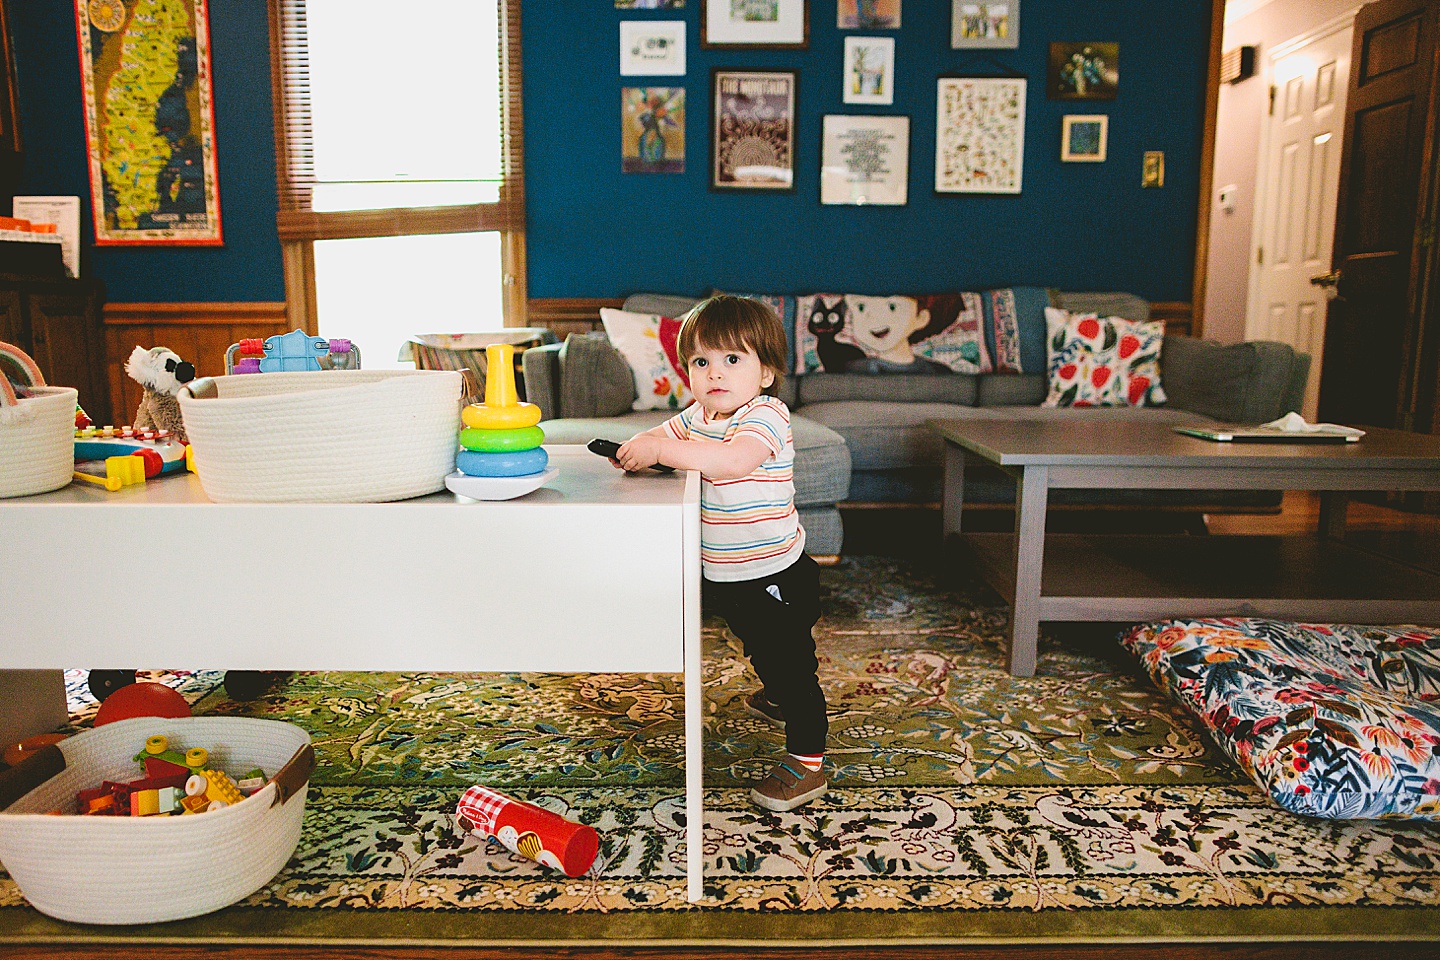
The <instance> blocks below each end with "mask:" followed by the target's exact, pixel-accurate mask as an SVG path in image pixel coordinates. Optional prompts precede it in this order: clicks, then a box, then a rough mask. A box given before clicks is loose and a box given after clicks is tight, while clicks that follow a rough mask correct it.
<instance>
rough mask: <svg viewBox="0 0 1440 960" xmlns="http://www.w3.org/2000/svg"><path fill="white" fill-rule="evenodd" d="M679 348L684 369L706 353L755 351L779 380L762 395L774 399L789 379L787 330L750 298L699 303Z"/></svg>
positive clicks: (683, 326)
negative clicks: (709, 351)
mask: <svg viewBox="0 0 1440 960" xmlns="http://www.w3.org/2000/svg"><path fill="white" fill-rule="evenodd" d="M676 347H677V349H678V352H679V354H680V364H681V366H684V367H689V365H690V358H691V357H693V356H694V355H695V354H697V353H699V352H700V351H701V350H703V349H710V350H753V351H754V352H755V356H757V357H758V358H759V359H760V363H761V365H762V366H764V367H765V368H766V369H768V370H769V371H770V373H771V374H772V375H773V376H774V378H775V379H774V380H773V381H771V383H770V386H768V387H765V388H764V390H763V391H762V392H763V393H768V394H770V395H771V396H775V395H776V394H777V393H779V390H780V383H781V381H783V380H784V379H785V367H786V362H785V361H786V357H787V355H788V348H787V347H786V346H785V328H784V327H783V326H781V324H780V318H779V317H777V316H775V311H774V310H771V309H770V308H769V307H768V306H766V305H765V304H763V303H761V302H760V301H759V300H752V299H750V298H749V297H732V296H729V295H728V294H721V295H719V296H714V297H711V298H710V299H708V300H702V301H700V302H699V303H697V304H696V305H695V306H694V308H692V309H691V311H690V312H689V313H687V314H686V315H685V319H684V320H683V321H682V322H681V324H680V336H679V342H678V343H677V344H676Z"/></svg>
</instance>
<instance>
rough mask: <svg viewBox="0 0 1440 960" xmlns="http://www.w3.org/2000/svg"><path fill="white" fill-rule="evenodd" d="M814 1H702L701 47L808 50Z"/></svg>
mask: <svg viewBox="0 0 1440 960" xmlns="http://www.w3.org/2000/svg"><path fill="white" fill-rule="evenodd" d="M809 44H810V0H701V3H700V46H702V47H757V48H759V47H770V48H776V49H795V50H799V49H804V48H805V47H807V46H809Z"/></svg>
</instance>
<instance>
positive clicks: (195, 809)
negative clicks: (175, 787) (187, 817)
mask: <svg viewBox="0 0 1440 960" xmlns="http://www.w3.org/2000/svg"><path fill="white" fill-rule="evenodd" d="M180 806H181V807H182V808H183V810H182V812H183V813H187V814H189V813H204V812H205V810H206V808H207V807H209V806H210V799H209V798H208V797H206V796H205V795H204V794H201V795H200V796H198V797H186V798H185V799H183V800H181V801H180Z"/></svg>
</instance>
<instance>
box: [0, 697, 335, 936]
mask: <svg viewBox="0 0 1440 960" xmlns="http://www.w3.org/2000/svg"><path fill="white" fill-rule="evenodd" d="M314 767H315V753H314V750H313V749H312V748H311V746H310V735H309V734H307V733H306V732H305V731H304V730H302V729H300V728H299V727H297V726H294V725H293V724H288V723H280V722H278V721H274V720H251V719H244V718H232V717H195V718H185V719H165V718H160V717H137V718H134V719H130V720H118V721H115V722H114V723H108V724H105V725H104V726H101V727H96V728H95V729H93V730H87V731H85V732H83V733H79V734H76V735H75V736H73V737H69V738H67V739H65V740H62V741H60V742H59V743H58V744H55V745H54V746H50V747H46V748H44V749H42V750H39V751H37V752H36V753H34V754H33V755H31V756H29V757H27V758H26V759H25V760H24V761H23V762H21V763H20V764H19V765H18V766H16V767H13V768H11V769H10V770H7V771H5V772H4V773H3V774H0V865H3V867H4V868H5V870H6V871H7V872H8V873H9V874H10V876H11V877H12V878H13V879H14V881H15V883H16V884H17V885H18V886H19V887H20V892H21V893H22V894H24V896H25V898H26V899H27V900H29V901H30V903H31V905H32V906H34V907H35V909H37V910H39V911H40V912H41V913H44V914H46V915H48V916H51V917H54V918H56V919H58V920H68V921H74V922H77V923H97V924H122V923H125V924H128V923H158V922H162V921H166V920H179V919H183V918H185V917H195V916H200V915H201V914H205V913H209V912H211V911H213V910H219V909H220V908H222V907H226V906H229V905H230V904H232V903H236V902H238V901H240V900H243V899H245V898H246V897H248V896H249V895H250V894H252V893H254V892H255V891H256V890H258V889H260V888H261V887H262V886H264V885H265V884H266V883H268V882H269V881H270V879H271V878H272V877H274V876H275V874H277V873H279V872H280V869H281V868H282V867H283V866H285V863H286V861H288V860H289V859H290V856H291V855H292V854H293V853H294V852H295V845H296V844H297V843H298V842H299V840H300V825H301V821H302V819H303V818H304V814H305V795H306V791H307V789H308V784H309V779H310V774H311V772H312V771H313V770H314Z"/></svg>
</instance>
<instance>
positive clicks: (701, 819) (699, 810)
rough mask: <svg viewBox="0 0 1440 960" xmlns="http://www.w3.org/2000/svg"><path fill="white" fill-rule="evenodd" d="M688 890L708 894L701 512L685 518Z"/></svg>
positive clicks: (690, 894)
mask: <svg viewBox="0 0 1440 960" xmlns="http://www.w3.org/2000/svg"><path fill="white" fill-rule="evenodd" d="M685 539H686V541H687V543H686V549H685V569H684V571H683V575H684V577H685V588H684V590H685V881H686V886H685V893H686V897H687V898H688V899H689V900H690V902H691V903H698V902H699V901H700V899H701V897H703V896H704V895H705V889H704V869H705V807H704V795H703V792H704V789H705V736H704V731H705V716H704V702H705V697H704V693H705V687H704V677H703V673H702V669H703V665H702V658H701V655H700V654H701V651H700V515H699V512H698V511H696V512H694V514H693V515H692V516H689V517H687V518H686V521H685Z"/></svg>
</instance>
